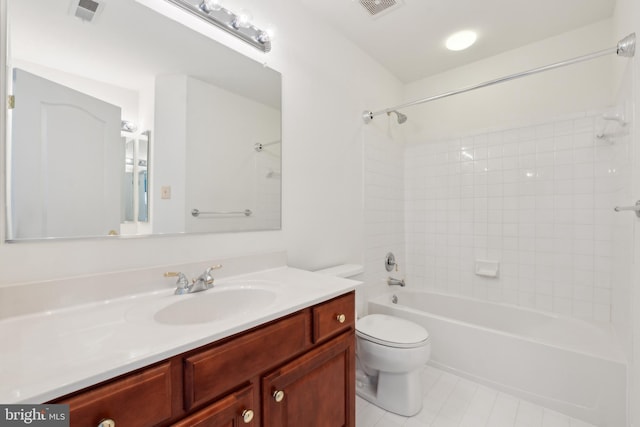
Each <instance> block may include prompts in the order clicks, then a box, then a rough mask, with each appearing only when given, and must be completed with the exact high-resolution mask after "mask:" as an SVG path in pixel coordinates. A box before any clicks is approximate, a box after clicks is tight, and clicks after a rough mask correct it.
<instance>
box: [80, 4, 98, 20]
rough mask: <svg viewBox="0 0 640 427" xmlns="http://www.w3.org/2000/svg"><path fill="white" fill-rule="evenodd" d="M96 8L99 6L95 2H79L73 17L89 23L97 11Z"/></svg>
mask: <svg viewBox="0 0 640 427" xmlns="http://www.w3.org/2000/svg"><path fill="white" fill-rule="evenodd" d="M98 6H100V4H99V3H98V2H96V1H93V0H80V1H79V2H78V7H77V8H76V12H75V15H76V17H78V18H80V19H82V20H83V21H89V22H90V21H91V20H93V17H94V16H95V14H96V12H97V11H98Z"/></svg>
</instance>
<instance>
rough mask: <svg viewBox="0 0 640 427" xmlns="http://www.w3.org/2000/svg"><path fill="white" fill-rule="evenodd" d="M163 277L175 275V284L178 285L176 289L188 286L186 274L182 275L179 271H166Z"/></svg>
mask: <svg viewBox="0 0 640 427" xmlns="http://www.w3.org/2000/svg"><path fill="white" fill-rule="evenodd" d="M163 276H164V277H177V278H178V281H177V282H176V284H177V285H178V289H182V288H184V289H186V288H187V287H188V286H189V279H187V276H185V275H184V273H181V272H179V271H167V272H165V273H164V274H163Z"/></svg>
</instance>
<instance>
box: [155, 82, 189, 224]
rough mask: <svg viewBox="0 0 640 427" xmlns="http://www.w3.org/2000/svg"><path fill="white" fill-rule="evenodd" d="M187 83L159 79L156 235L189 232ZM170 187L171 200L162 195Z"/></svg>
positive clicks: (156, 126)
mask: <svg viewBox="0 0 640 427" xmlns="http://www.w3.org/2000/svg"><path fill="white" fill-rule="evenodd" d="M187 80H188V77H187V76H185V75H169V76H158V77H157V78H156V85H155V101H156V108H155V120H154V122H155V124H156V125H155V127H154V133H153V134H152V135H151V149H152V155H151V159H152V161H153V165H152V166H151V174H150V179H149V182H150V183H151V186H150V187H151V188H150V189H151V191H150V197H149V199H150V201H151V229H152V230H153V232H154V233H183V232H184V231H185V230H186V218H185V215H184V210H185V205H186V199H187V195H186V191H185V188H186V176H187V174H186V170H187V149H186V147H187V139H186V138H187ZM163 187H168V188H169V191H170V193H171V197H170V198H168V199H167V198H165V199H162V198H161V197H160V193H161V191H162V188H163Z"/></svg>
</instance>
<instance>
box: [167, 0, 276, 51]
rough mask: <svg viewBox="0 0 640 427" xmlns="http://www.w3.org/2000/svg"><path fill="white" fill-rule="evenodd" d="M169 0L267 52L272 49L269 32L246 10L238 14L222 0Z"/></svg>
mask: <svg viewBox="0 0 640 427" xmlns="http://www.w3.org/2000/svg"><path fill="white" fill-rule="evenodd" d="M167 1H168V2H170V3H173V4H174V5H176V6H178V7H180V8H182V9H184V10H186V11H188V12H190V13H192V14H194V15H196V16H197V17H199V18H202V19H204V20H205V21H207V22H208V23H210V24H213V25H215V26H216V27H218V28H220V29H222V30H224V31H226V32H228V33H230V34H233V35H234V36H236V37H238V38H239V39H241V40H244V41H245V42H247V43H249V44H250V45H252V46H253V47H255V48H257V49H259V50H261V51H263V52H265V53H266V52H269V51H270V50H271V37H270V36H269V33H268V32H267V31H265V30H261V29H260V28H258V27H256V26H255V25H253V24H252V23H251V15H250V14H249V13H248V12H246V11H244V10H243V11H241V12H240V13H237V14H236V13H233V12H231V11H230V10H229V9H227V8H225V7H224V6H223V5H222V0H191V1H190V0H167Z"/></svg>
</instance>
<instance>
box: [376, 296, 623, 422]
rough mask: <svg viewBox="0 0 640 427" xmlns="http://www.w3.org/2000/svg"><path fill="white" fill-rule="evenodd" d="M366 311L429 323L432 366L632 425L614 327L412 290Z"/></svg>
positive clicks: (587, 416) (575, 413)
mask: <svg viewBox="0 0 640 427" xmlns="http://www.w3.org/2000/svg"><path fill="white" fill-rule="evenodd" d="M394 295H395V296H397V298H398V301H397V303H395V304H394V303H393V302H392V297H393V296H394ZM368 312H369V313H384V314H391V315H395V316H398V317H403V318H405V319H409V320H413V321H414V322H416V323H419V324H421V325H423V326H424V327H425V328H426V329H427V330H428V331H429V335H430V337H431V340H432V341H431V360H430V361H429V363H430V364H433V365H434V366H437V367H439V368H442V369H446V370H450V371H452V372H455V373H456V374H458V375H461V376H464V377H467V378H470V379H472V380H474V381H477V382H480V383H484V384H486V385H488V386H491V387H494V388H497V389H499V390H502V391H505V392H508V393H511V394H514V395H517V396H519V397H521V398H523V399H526V400H529V401H532V402H535V403H538V404H540V405H543V406H545V407H548V408H551V409H555V410H557V411H559V412H562V413H565V414H567V415H570V416H572V417H575V418H579V419H583V420H585V421H587V422H590V423H592V424H595V425H597V426H601V427H605V426H606V427H623V426H626V425H627V423H626V406H627V405H626V397H625V396H626V362H625V360H624V356H623V354H622V352H621V350H620V347H619V345H618V344H617V342H616V340H615V338H614V336H613V334H612V331H611V329H610V328H607V327H600V326H596V325H593V324H591V323H588V322H583V321H580V320H576V319H572V318H569V317H563V316H557V315H553V314H547V313H543V312H538V311H534V310H528V309H526V308H521V307H515V306H510V305H506V304H496V303H491V302H486V301H481V300H475V299H471V298H464V297H456V296H450V295H443V294H439V293H432V292H423V291H410V290H400V291H398V292H394V293H389V294H385V295H382V296H379V297H377V298H375V299H372V300H371V301H369V305H368Z"/></svg>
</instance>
